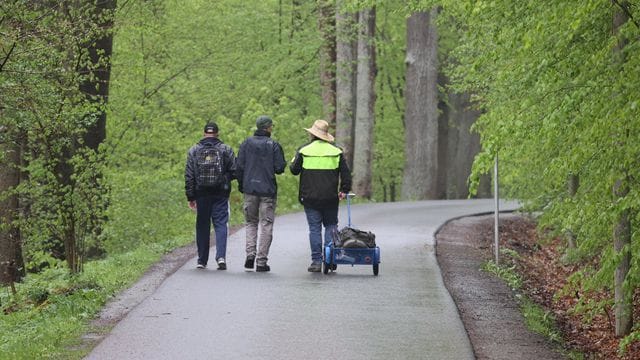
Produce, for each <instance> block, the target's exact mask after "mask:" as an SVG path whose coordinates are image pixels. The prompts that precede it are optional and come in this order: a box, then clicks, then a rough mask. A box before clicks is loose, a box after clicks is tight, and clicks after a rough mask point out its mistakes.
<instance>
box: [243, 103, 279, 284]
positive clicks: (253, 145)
mask: <svg viewBox="0 0 640 360" xmlns="http://www.w3.org/2000/svg"><path fill="white" fill-rule="evenodd" d="M272 131H273V121H272V120H271V118H269V117H268V116H264V115H263V116H260V117H258V119H257V120H256V131H255V133H254V134H253V136H250V137H248V138H247V139H246V140H245V141H244V142H243V143H242V145H240V150H238V161H237V167H236V178H237V179H238V189H239V190H240V192H241V193H244V206H243V209H244V218H245V224H246V226H245V230H246V253H247V258H246V260H245V263H244V268H245V270H247V271H251V270H253V266H254V264H255V267H256V271H259V272H265V271H270V270H271V268H270V267H269V265H267V260H268V255H269V248H270V247H271V240H272V238H273V221H274V218H275V211H276V200H277V197H278V184H277V182H276V174H282V173H283V172H284V169H285V167H286V162H285V160H284V153H283V152H282V147H281V146H280V144H279V143H278V142H277V141H275V140H273V139H272V138H271V132H272ZM258 230H260V242H259V243H260V244H259V246H258Z"/></svg>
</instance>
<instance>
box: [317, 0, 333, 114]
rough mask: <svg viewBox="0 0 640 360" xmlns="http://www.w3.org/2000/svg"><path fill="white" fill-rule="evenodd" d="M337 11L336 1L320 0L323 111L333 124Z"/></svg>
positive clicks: (319, 20) (319, 22)
mask: <svg viewBox="0 0 640 360" xmlns="http://www.w3.org/2000/svg"><path fill="white" fill-rule="evenodd" d="M335 14H336V11H335V5H334V1H330V0H318V27H319V28H320V33H321V34H322V47H321V49H320V85H321V87H322V113H323V117H324V119H325V120H327V122H328V123H329V124H330V125H331V126H335V124H336V70H335V63H336V15H335Z"/></svg>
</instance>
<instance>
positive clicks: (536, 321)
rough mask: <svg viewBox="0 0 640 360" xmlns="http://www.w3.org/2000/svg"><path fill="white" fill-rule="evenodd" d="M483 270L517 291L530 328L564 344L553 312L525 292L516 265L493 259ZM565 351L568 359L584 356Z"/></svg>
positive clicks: (484, 265) (556, 342)
mask: <svg viewBox="0 0 640 360" xmlns="http://www.w3.org/2000/svg"><path fill="white" fill-rule="evenodd" d="M482 270H483V271H486V272H488V273H491V274H494V275H495V276H497V277H499V278H500V279H502V280H503V281H505V282H506V283H507V285H509V287H511V289H512V290H513V291H514V292H515V294H516V295H515V297H516V299H517V300H518V303H519V305H520V312H521V313H522V316H523V317H524V319H525V324H526V326H527V328H528V329H529V330H531V331H533V332H535V333H537V334H540V335H542V336H544V337H545V338H547V339H548V340H550V341H552V342H553V343H555V344H559V345H562V342H563V341H562V333H561V332H560V330H559V329H558V328H557V327H556V321H555V317H554V315H553V313H552V312H551V311H548V310H546V309H545V308H543V307H542V306H540V305H538V304H537V303H535V302H534V301H532V300H531V299H530V298H529V297H527V296H526V295H524V294H523V292H522V279H521V277H520V275H519V274H518V273H517V272H516V271H515V267H514V266H504V265H498V264H496V263H495V262H494V261H493V260H489V261H487V262H485V263H483V265H482ZM563 352H564V355H565V356H567V358H568V359H573V360H579V359H583V358H584V356H583V355H582V354H581V353H579V352H576V351H567V350H563Z"/></svg>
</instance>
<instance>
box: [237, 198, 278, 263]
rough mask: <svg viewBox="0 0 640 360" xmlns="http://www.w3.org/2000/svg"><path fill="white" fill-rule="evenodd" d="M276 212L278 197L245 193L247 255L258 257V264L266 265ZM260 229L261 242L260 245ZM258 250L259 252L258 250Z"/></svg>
mask: <svg viewBox="0 0 640 360" xmlns="http://www.w3.org/2000/svg"><path fill="white" fill-rule="evenodd" d="M275 214H276V199H275V198H270V197H265V196H256V195H250V194H245V195H244V219H245V231H246V251H247V257H253V258H255V259H256V265H266V264H267V260H268V255H269V248H270V247H271V240H272V238H273V220H274V218H275ZM258 229H259V230H260V244H259V246H258ZM256 250H257V252H256Z"/></svg>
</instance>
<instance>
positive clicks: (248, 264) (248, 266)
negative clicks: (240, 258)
mask: <svg viewBox="0 0 640 360" xmlns="http://www.w3.org/2000/svg"><path fill="white" fill-rule="evenodd" d="M255 261H256V258H253V257H249V256H247V260H245V261H244V269H245V270H247V271H251V270H253V265H254V263H255Z"/></svg>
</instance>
